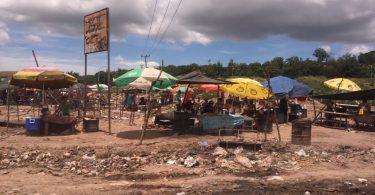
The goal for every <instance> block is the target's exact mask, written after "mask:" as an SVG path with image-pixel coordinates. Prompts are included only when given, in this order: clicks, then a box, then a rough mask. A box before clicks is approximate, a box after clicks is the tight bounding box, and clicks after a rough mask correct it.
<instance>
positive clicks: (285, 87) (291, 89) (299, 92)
mask: <svg viewBox="0 0 375 195" xmlns="http://www.w3.org/2000/svg"><path fill="white" fill-rule="evenodd" d="M261 83H262V85H263V86H264V87H267V88H268V82H267V81H263V82H261ZM270 85H271V87H272V93H273V94H275V95H276V96H279V97H280V96H283V95H286V94H288V95H289V97H306V96H308V95H309V94H310V93H311V92H312V90H313V89H312V88H311V87H309V86H307V85H305V84H302V83H300V82H298V81H296V80H294V79H291V78H288V77H284V76H277V77H272V78H271V79H270Z"/></svg>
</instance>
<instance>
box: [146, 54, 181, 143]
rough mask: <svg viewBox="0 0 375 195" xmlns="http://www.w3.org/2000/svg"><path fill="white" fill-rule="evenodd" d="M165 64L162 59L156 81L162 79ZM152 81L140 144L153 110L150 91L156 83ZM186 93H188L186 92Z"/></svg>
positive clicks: (149, 91)
mask: <svg viewBox="0 0 375 195" xmlns="http://www.w3.org/2000/svg"><path fill="white" fill-rule="evenodd" d="M163 64H164V61H163V60H162V61H161V67H160V73H159V75H158V77H157V79H156V81H158V80H159V79H160V76H161V74H162V73H163ZM156 81H154V82H152V83H151V86H150V88H149V90H148V97H147V107H146V110H148V112H146V113H145V119H144V124H143V127H142V134H141V138H140V140H139V145H141V144H142V142H143V138H144V136H145V133H146V128H147V123H148V118H149V115H150V112H151V101H150V98H151V97H150V93H151V90H152V86H153V85H154V84H155V82H156ZM146 92H147V91H146ZM185 95H186V94H185Z"/></svg>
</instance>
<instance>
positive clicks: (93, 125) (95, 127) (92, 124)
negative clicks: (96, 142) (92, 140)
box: [83, 118, 99, 132]
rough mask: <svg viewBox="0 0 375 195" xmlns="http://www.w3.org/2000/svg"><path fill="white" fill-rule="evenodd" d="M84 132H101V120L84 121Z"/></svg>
mask: <svg viewBox="0 0 375 195" xmlns="http://www.w3.org/2000/svg"><path fill="white" fill-rule="evenodd" d="M83 130H84V131H85V132H94V131H99V119H85V118H84V119H83Z"/></svg>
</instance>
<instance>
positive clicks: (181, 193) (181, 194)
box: [176, 192, 186, 195]
mask: <svg viewBox="0 0 375 195" xmlns="http://www.w3.org/2000/svg"><path fill="white" fill-rule="evenodd" d="M185 194H186V193H185V192H178V193H177V194H176V195H185Z"/></svg>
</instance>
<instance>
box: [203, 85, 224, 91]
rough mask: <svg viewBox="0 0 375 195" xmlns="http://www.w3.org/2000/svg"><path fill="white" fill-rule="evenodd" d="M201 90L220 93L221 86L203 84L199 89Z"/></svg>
mask: <svg viewBox="0 0 375 195" xmlns="http://www.w3.org/2000/svg"><path fill="white" fill-rule="evenodd" d="M198 89H199V90H201V91H218V90H220V88H219V85H214V84H203V85H201V86H199V87H198Z"/></svg>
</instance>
